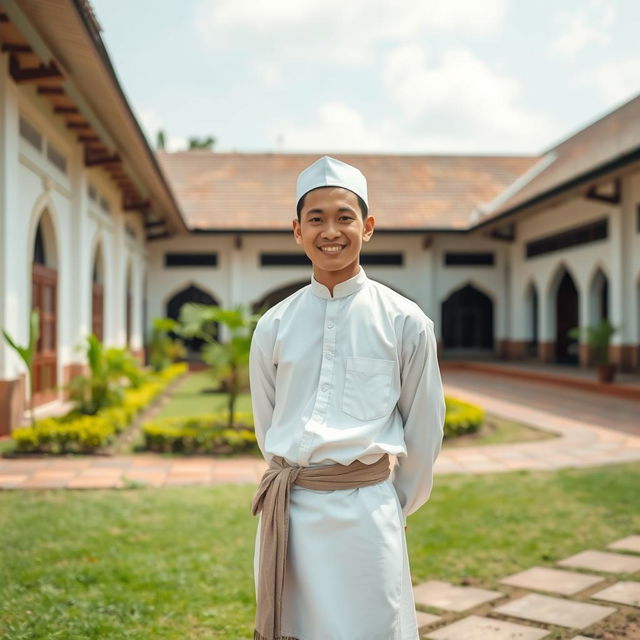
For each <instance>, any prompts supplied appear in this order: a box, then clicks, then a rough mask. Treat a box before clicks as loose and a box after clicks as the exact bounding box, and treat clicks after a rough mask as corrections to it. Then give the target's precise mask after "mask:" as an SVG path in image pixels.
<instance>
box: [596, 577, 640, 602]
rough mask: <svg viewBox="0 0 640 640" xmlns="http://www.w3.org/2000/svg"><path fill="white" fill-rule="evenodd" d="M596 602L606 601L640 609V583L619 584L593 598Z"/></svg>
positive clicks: (599, 592)
mask: <svg viewBox="0 0 640 640" xmlns="http://www.w3.org/2000/svg"><path fill="white" fill-rule="evenodd" d="M591 597H592V598H593V599H595V600H606V601H607V602H615V603H616V604H628V605H629V606H631V607H640V582H617V583H616V584H612V585H611V586H610V587H607V588H606V589H603V590H602V591H598V593H594V594H593V595H592V596H591Z"/></svg>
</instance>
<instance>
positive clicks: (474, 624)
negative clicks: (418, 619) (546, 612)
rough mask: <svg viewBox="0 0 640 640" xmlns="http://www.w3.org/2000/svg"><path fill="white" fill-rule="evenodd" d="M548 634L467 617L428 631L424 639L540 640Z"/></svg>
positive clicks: (501, 621) (495, 621)
mask: <svg viewBox="0 0 640 640" xmlns="http://www.w3.org/2000/svg"><path fill="white" fill-rule="evenodd" d="M548 633H549V632H548V631H545V630H544V629H535V628H534V627H526V626H524V625H521V624H514V623H513V622H505V621H504V620H494V619H492V618H482V617H480V616H468V617H466V618H462V620H458V621H457V622H454V623H453V624H450V625H447V626H446V627H442V628H441V629H437V630H436V631H430V632H429V633H427V634H426V635H425V636H424V637H425V638H432V639H433V640H540V638H544V637H545V636H546V635H547V634H548Z"/></svg>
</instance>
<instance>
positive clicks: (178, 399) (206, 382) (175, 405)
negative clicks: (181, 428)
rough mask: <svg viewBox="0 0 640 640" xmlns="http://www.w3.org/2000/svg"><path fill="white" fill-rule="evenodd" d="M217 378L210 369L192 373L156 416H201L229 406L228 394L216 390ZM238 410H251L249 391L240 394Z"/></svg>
mask: <svg viewBox="0 0 640 640" xmlns="http://www.w3.org/2000/svg"><path fill="white" fill-rule="evenodd" d="M214 389H215V379H214V377H213V376H212V375H211V373H209V372H208V371H197V372H195V373H192V374H191V375H190V376H188V377H187V378H186V380H185V381H184V382H183V383H182V384H181V385H180V386H179V387H178V388H177V389H176V390H175V391H174V393H173V394H172V395H171V398H170V399H169V402H167V404H165V405H164V406H163V407H162V409H160V411H159V412H158V414H157V415H156V416H155V417H156V418H173V417H177V416H199V415H202V414H204V413H217V412H218V411H224V410H225V409H226V408H227V397H228V396H227V394H226V393H217V392H215V390H214ZM236 411H239V412H250V411H251V397H250V396H249V394H248V393H243V394H240V396H239V398H238V404H237V405H236Z"/></svg>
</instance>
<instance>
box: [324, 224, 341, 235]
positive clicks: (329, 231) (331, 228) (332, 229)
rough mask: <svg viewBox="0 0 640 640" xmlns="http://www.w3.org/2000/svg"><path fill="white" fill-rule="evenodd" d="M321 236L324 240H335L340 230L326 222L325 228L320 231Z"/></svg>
mask: <svg viewBox="0 0 640 640" xmlns="http://www.w3.org/2000/svg"><path fill="white" fill-rule="evenodd" d="M322 235H323V237H325V238H337V237H338V236H339V235H340V229H338V227H337V226H336V225H334V224H333V223H332V222H328V223H327V226H326V227H325V228H324V230H323V231H322Z"/></svg>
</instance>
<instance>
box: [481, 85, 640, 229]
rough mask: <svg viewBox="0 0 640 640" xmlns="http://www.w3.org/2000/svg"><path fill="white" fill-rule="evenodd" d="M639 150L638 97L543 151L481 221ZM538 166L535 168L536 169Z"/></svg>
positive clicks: (639, 120)
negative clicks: (523, 178)
mask: <svg viewBox="0 0 640 640" xmlns="http://www.w3.org/2000/svg"><path fill="white" fill-rule="evenodd" d="M638 151H640V96H637V97H635V98H633V99H632V100H630V101H629V102H627V103H625V104H623V105H622V106H621V107H619V108H618V109H615V110H614V111H611V112H610V113H608V114H607V115H605V116H604V117H602V118H600V119H599V120H597V121H596V122H594V123H592V124H591V125H589V126H587V127H585V128H583V129H581V130H580V131H578V133H576V134H574V135H572V136H570V137H569V138H567V139H565V140H564V141H562V142H561V143H560V144H558V145H556V146H555V147H553V148H551V149H549V151H547V152H546V153H544V154H543V156H542V158H541V160H540V163H539V165H538V167H534V168H533V170H532V171H531V176H532V177H531V179H530V180H528V181H526V182H524V184H523V185H522V186H521V187H520V188H518V189H514V190H513V192H512V193H511V194H510V195H509V197H507V198H501V199H500V200H501V202H499V203H496V206H493V207H491V208H490V209H489V210H487V211H486V215H485V216H484V217H483V218H482V221H485V220H488V219H490V218H494V217H496V216H498V215H501V214H505V213H508V212H510V211H512V210H513V209H515V208H517V207H522V206H524V205H526V204H527V203H529V202H530V201H531V200H533V199H538V198H541V197H543V196H545V194H547V193H549V192H552V191H555V190H558V189H561V188H562V187H563V186H564V185H567V184H568V183H571V182H574V181H576V180H580V178H581V177H582V176H585V177H587V175H586V174H589V173H591V172H593V171H596V170H597V169H598V168H600V167H605V166H607V165H608V164H610V163H612V162H615V161H616V160H617V159H620V158H623V157H624V156H626V155H628V154H630V153H633V152H636V153H637V152H638ZM538 169H539V171H538Z"/></svg>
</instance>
